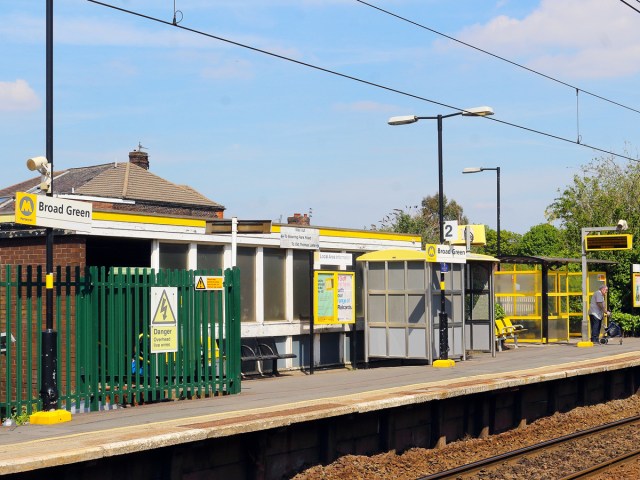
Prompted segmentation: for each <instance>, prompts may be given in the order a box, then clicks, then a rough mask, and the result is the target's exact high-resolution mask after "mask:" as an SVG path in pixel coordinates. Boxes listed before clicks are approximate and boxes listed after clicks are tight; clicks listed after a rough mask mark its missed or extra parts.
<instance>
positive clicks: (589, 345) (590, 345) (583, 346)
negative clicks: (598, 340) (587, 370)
mask: <svg viewBox="0 0 640 480" xmlns="http://www.w3.org/2000/svg"><path fill="white" fill-rule="evenodd" d="M585 347H593V342H591V341H588V342H578V348H585Z"/></svg>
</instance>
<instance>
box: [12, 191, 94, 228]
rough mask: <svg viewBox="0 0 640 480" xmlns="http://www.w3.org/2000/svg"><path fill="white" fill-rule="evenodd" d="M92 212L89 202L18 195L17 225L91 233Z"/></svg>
mask: <svg viewBox="0 0 640 480" xmlns="http://www.w3.org/2000/svg"><path fill="white" fill-rule="evenodd" d="M92 211H93V209H92V205H91V203H88V202H78V201H77V200H69V199H66V198H58V197H48V196H46V195H35V194H33V193H25V192H17V193H16V207H15V217H16V223H19V224H22V225H31V226H34V227H35V226H37V227H50V228H60V229H64V230H76V231H80V232H89V231H91V221H92V220H91V215H92Z"/></svg>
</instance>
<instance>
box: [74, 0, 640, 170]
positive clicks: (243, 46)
mask: <svg viewBox="0 0 640 480" xmlns="http://www.w3.org/2000/svg"><path fill="white" fill-rule="evenodd" d="M86 1H87V2H91V3H95V4H96V5H101V6H103V7H107V8H111V9H113V10H118V11H120V12H123V13H128V14H130V15H134V16H136V17H140V18H144V19H147V20H151V21H154V22H157V23H162V24H164V25H167V26H170V27H174V28H179V29H181V30H184V31H187V32H191V33H195V34H197V35H202V36H204V37H208V38H212V39H214V40H219V41H221V42H225V43H229V44H231V45H235V46H237V47H242V48H246V49H247V50H251V51H253V52H258V53H263V54H265V55H269V56H271V57H275V58H279V59H280V60H285V61H287V62H291V63H295V64H297V65H302V66H304V67H308V68H312V69H314V70H318V71H321V72H325V73H329V74H331V75H335V76H338V77H342V78H346V79H348V80H353V81H355V82H359V83H362V84H365V85H369V86H372V87H375V88H379V89H382V90H386V91H388V92H392V93H397V94H399V95H403V96H405V97H410V98H414V99H416V100H421V101H423V102H427V103H431V104H433V105H439V106H441V107H445V108H449V109H451V110H457V111H459V112H460V111H462V112H463V111H465V109H464V108H459V107H456V106H453V105H449V104H446V103H443V102H438V101H437V100H432V99H430V98H426V97H422V96H420V95H416V94H413V93H409V92H405V91H402V90H398V89H395V88H392V87H387V86H385V85H380V84H378V83H374V82H370V81H368V80H364V79H361V78H358V77H353V76H351V75H347V74H345V73H340V72H336V71H334V70H330V69H328V68H324V67H320V66H318V65H313V64H311V63H306V62H303V61H300V60H296V59H294V58H290V57H286V56H284V55H280V54H278V53H274V52H270V51H268V50H263V49H261V48H257V47H252V46H251V45H246V44H243V43H240V42H236V41H234V40H230V39H227V38H224V37H220V36H217V35H213V34H211V33H207V32H202V31H200V30H196V29H193V28H189V27H185V26H183V25H179V24H178V25H174V24H173V23H172V22H168V21H166V20H162V19H161V18H156V17H152V16H149V15H145V14H143V13H139V12H135V11H133V10H128V9H126V8H122V7H117V6H115V5H111V4H108V3H104V2H101V1H99V0H86ZM482 118H484V119H487V120H491V121H493V122H497V123H501V124H503V125H508V126H510V127H514V128H518V129H520V130H525V131H528V132H531V133H536V134H538V135H543V136H546V137H549V138H554V139H556V140H560V141H563V142H567V143H571V144H574V145H579V146H581V147H586V148H590V149H592V150H595V151H598V152H600V153H605V154H608V155H614V156H616V157H619V158H624V159H627V160H631V161H639V159H636V158H631V157H628V156H626V155H622V154H620V153H616V152H613V151H610V150H605V149H603V148H599V147H596V146H593V145H588V144H586V143H578V142H576V141H575V140H571V139H568V138H565V137H561V136H558V135H554V134H552V133H548V132H543V131H541V130H536V129H534V128H530V127H525V126H523V125H518V124H515V123H511V122H507V121H505V120H500V119H498V118H495V117H482Z"/></svg>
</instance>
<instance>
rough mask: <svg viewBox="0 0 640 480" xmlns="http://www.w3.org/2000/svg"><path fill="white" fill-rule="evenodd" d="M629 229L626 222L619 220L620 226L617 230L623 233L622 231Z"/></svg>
mask: <svg viewBox="0 0 640 480" xmlns="http://www.w3.org/2000/svg"><path fill="white" fill-rule="evenodd" d="M628 228H629V225H627V221H626V220H618V225H616V230H618V231H622V230H627V229H628Z"/></svg>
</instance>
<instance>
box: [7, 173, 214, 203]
mask: <svg viewBox="0 0 640 480" xmlns="http://www.w3.org/2000/svg"><path fill="white" fill-rule="evenodd" d="M39 184H40V177H36V178H34V179H31V180H27V181H24V182H21V183H18V184H16V185H13V186H10V187H6V188H4V189H1V190H0V212H1V211H5V212H6V211H13V208H14V207H13V202H4V203H3V202H2V198H3V197H5V198H7V197H12V196H13V195H15V193H16V192H20V191H22V192H25V191H30V190H31V191H33V190H34V189H35V190H36V191H38V185H39ZM53 190H54V193H55V194H59V195H60V194H65V195H83V196H91V197H102V198H104V199H105V201H106V202H108V201H109V199H114V198H117V199H122V200H134V201H136V202H141V203H153V204H155V205H162V204H164V205H167V206H180V207H186V208H189V207H195V208H210V209H213V210H223V209H224V206H222V205H221V204H219V203H216V202H214V201H212V200H209V199H208V198H207V197H205V196H204V195H202V194H200V193H198V192H197V191H196V190H194V189H193V188H191V187H188V186H184V185H176V184H175V183H172V182H170V181H168V180H165V179H164V178H162V177H159V176H158V175H155V174H153V173H151V172H150V171H149V170H146V169H144V168H142V167H139V166H137V165H135V164H133V163H131V162H122V163H108V164H103V165H93V166H89V167H79V168H70V169H68V170H62V171H57V172H54V175H53Z"/></svg>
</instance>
